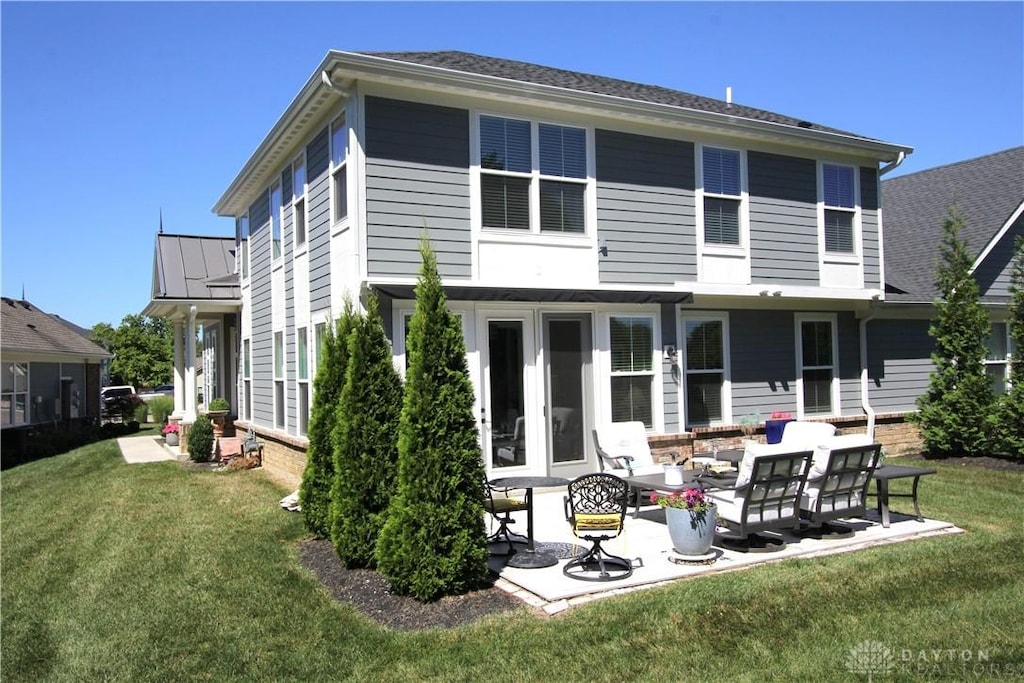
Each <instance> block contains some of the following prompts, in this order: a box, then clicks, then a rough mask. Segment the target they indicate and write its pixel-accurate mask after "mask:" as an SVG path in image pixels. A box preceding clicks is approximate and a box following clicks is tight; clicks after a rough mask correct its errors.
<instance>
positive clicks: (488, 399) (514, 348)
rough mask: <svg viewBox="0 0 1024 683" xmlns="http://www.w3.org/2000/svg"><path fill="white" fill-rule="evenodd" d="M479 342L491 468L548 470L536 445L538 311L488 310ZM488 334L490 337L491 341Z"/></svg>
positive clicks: (485, 447) (483, 427) (483, 316)
mask: <svg viewBox="0 0 1024 683" xmlns="http://www.w3.org/2000/svg"><path fill="white" fill-rule="evenodd" d="M478 319H479V320H480V323H479V324H480V328H479V329H478V335H477V338H478V340H479V341H478V344H479V346H480V355H481V359H480V360H481V367H482V369H483V373H482V378H483V396H482V400H481V403H480V405H481V409H480V413H481V415H480V437H481V441H482V445H483V452H484V454H485V457H486V460H487V469H488V471H489V472H491V473H492V474H493V473H494V472H495V471H496V470H506V471H509V470H514V471H518V472H535V473H543V466H542V463H540V462H538V460H539V458H538V457H537V454H536V449H535V447H534V445H533V439H535V438H536V437H535V433H536V430H537V423H536V420H535V419H534V415H533V413H531V410H534V407H535V405H536V401H534V400H531V393H532V387H533V386H534V385H535V380H534V378H533V371H534V368H536V360H535V358H536V349H535V343H534V328H533V313H532V312H531V311H500V312H497V311H495V312H483V313H482V314H481V315H480V316H479V318H478ZM485 340H486V341H485Z"/></svg>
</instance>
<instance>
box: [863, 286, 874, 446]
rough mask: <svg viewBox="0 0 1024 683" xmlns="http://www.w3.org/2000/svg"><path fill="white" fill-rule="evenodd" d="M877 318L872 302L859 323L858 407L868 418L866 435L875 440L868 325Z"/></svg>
mask: <svg viewBox="0 0 1024 683" xmlns="http://www.w3.org/2000/svg"><path fill="white" fill-rule="evenodd" d="M877 317H878V308H877V307H876V304H875V302H874V301H872V302H871V310H870V312H869V313H868V315H867V317H865V318H861V321H860V406H861V408H862V409H863V410H864V414H865V415H867V416H868V427H867V435H868V438H869V439H871V440H872V441H874V440H875V409H874V408H872V407H871V400H870V397H869V395H868V323H869V322H871V321H872V320H874V319H875V318H877Z"/></svg>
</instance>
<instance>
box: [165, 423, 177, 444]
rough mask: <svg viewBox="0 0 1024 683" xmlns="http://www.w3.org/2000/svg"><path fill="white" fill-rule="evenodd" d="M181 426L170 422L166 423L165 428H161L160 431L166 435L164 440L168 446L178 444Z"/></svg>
mask: <svg viewBox="0 0 1024 683" xmlns="http://www.w3.org/2000/svg"><path fill="white" fill-rule="evenodd" d="M180 430H181V427H179V426H178V425H177V423H174V422H172V423H170V424H167V425H164V428H163V429H161V430H160V433H161V434H163V435H164V442H165V443H166V444H167V445H168V446H177V445H178V434H179V433H180Z"/></svg>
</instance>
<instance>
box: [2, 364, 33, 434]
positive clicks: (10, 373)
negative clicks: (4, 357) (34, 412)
mask: <svg viewBox="0 0 1024 683" xmlns="http://www.w3.org/2000/svg"><path fill="white" fill-rule="evenodd" d="M0 367H2V368H3V370H2V372H3V380H2V387H0V388H2V390H0V425H2V426H4V427H13V426H15V425H22V424H28V420H29V414H28V411H29V407H28V363H4V364H3V365H2V366H0Z"/></svg>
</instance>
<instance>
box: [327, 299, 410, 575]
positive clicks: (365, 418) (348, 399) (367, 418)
mask: <svg viewBox="0 0 1024 683" xmlns="http://www.w3.org/2000/svg"><path fill="white" fill-rule="evenodd" d="M346 375H347V377H346V380H345V388H344V389H343V390H342V392H341V401H340V402H339V404H338V413H337V425H336V427H335V431H334V442H335V445H334V455H335V457H334V469H335V475H334V487H333V489H332V491H331V507H330V510H331V540H332V541H333V543H334V547H335V550H337V552H338V556H339V557H340V558H341V559H342V561H343V562H344V563H345V566H347V567H349V568H356V567H374V566H376V558H375V556H374V552H375V550H376V547H377V537H378V535H379V534H380V530H381V527H382V526H383V525H384V519H385V515H386V513H387V509H388V504H389V503H390V502H391V499H392V497H394V495H395V490H396V488H397V485H396V481H395V474H396V470H397V463H398V422H399V416H400V415H401V412H402V380H401V378H400V377H399V375H398V371H397V370H395V366H394V363H393V362H392V352H391V345H390V344H389V343H388V339H387V336H386V335H385V333H384V323H383V321H382V320H381V318H380V311H379V309H378V305H377V297H376V296H374V295H373V294H372V293H371V294H370V295H369V298H368V299H367V306H366V315H365V316H364V317H363V318H362V319H360V320H359V321H358V323H357V324H356V325H355V327H354V328H353V330H352V333H351V334H350V335H349V337H348V371H347V373H346Z"/></svg>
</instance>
